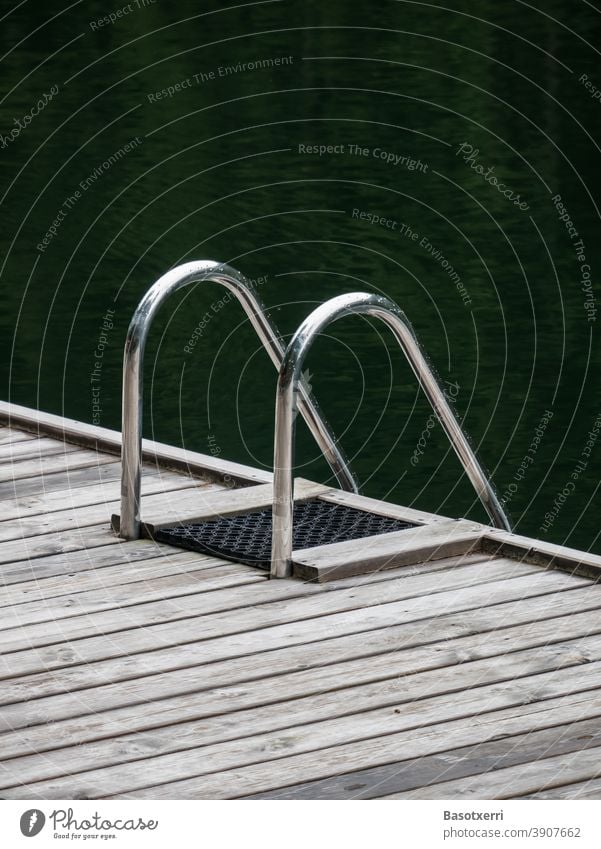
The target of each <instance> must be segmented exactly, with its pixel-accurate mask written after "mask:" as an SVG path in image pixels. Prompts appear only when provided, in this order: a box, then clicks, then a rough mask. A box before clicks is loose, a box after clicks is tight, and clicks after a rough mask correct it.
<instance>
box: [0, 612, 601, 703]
mask: <svg viewBox="0 0 601 849" xmlns="http://www.w3.org/2000/svg"><path fill="white" fill-rule="evenodd" d="M545 598H546V597H540V598H538V599H537V598H534V599H527V600H525V601H524V602H523V603H515V602H510V603H508V604H503V605H497V606H495V607H494V608H491V610H492V611H494V615H493V616H492V617H488V618H484V617H483V616H482V614H481V612H480V611H475V612H472V613H464V614H461V615H460V616H456V615H451V616H449V617H441V618H438V619H436V618H434V619H431V620H425V621H422V623H421V624H420V627H419V628H415V626H414V625H413V624H409V625H397V626H390V627H383V628H381V629H378V630H375V631H370V632H368V633H354V634H348V635H345V636H342V637H333V638H328V639H326V640H320V639H316V636H317V635H316V634H315V633H312V632H311V630H310V629H311V628H313V623H312V622H311V620H309V622H308V623H304V625H305V628H306V629H307V638H306V639H307V642H299V638H298V637H297V639H296V641H295V643H294V644H293V645H290V646H288V645H287V644H286V641H285V640H281V639H280V640H279V641H277V639H274V637H273V635H272V633H271V631H270V632H265V634H266V639H267V644H266V645H264V644H263V643H261V642H260V637H261V632H258V633H257V634H254V637H255V641H254V642H251V643H250V645H247V646H246V645H244V644H243V643H242V640H243V639H244V636H246V635H242V637H240V636H234V637H225V638H217V639H216V640H209V641H206V642H202V643H189V644H187V645H181V646H177V647H176V648H170V649H164V648H162V649H155V650H154V651H150V652H147V653H141V654H138V655H136V656H135V659H134V660H132V659H131V658H129V657H125V658H115V659H111V660H107V661H100V662H96V663H92V664H86V665H84V666H76V667H74V668H71V669H63V670H62V671H61V674H60V675H52V676H51V675H48V674H46V673H38V674H34V675H23V676H19V677H16V678H12V679H8V680H5V681H4V682H3V685H2V693H1V696H0V699H1V702H2V703H5V704H10V703H16V702H20V701H23V700H33V699H40V698H42V697H44V696H52V695H54V694H58V693H65V692H66V693H73V692H76V691H81V690H83V689H89V688H95V689H94V691H93V692H94V707H93V709H94V711H95V712H98V711H100V710H101V709H104V710H109V709H113V708H116V707H120V706H123V705H134V704H138V703H140V702H146V701H147V700H148V699H150V698H156V699H163V698H165V697H167V696H170V695H177V694H178V693H179V694H186V693H189V692H192V691H194V690H198V689H200V688H201V687H202V686H204V684H203V682H206V679H207V676H209V679H208V685H209V686H221V687H223V686H228V685H232V684H239V683H242V682H246V681H251V680H256V679H261V678H265V677H267V676H269V675H283V674H286V673H292V672H298V671H302V670H305V669H311V668H316V667H322V666H331V665H332V664H336V663H344V662H348V661H354V660H359V659H363V658H369V657H372V656H374V655H380V654H384V653H386V652H392V651H400V650H402V649H404V650H405V651H408V650H409V649H412V650H415V649H416V648H417V649H418V651H419V650H420V647H422V646H423V645H424V644H425V645H426V646H427V648H426V650H425V655H424V654H423V652H422V661H421V662H422V664H423V666H422V667H421V668H422V669H428V668H436V667H437V666H444V665H445V662H446V660H447V658H449V657H451V658H452V657H455V655H454V654H453V653H457V655H456V656H457V659H458V660H461V659H463V660H465V659H466V658H468V656H469V657H470V658H471V659H476V658H477V657H486V656H489V655H491V654H494V651H495V648H494V646H495V640H496V635H495V633H494V629H495V628H499V627H500V628H501V629H502V630H501V632H500V634H499V637H498V640H499V641H500V644H501V645H504V646H505V647H506V646H507V643H508V642H510V641H515V647H516V648H524V647H528V646H532V645H537V644H539V643H540V642H543V643H544V642H548V641H549V640H552V636H551V635H553V634H555V635H559V637H558V639H563V638H565V637H566V629H568V634H570V633H571V632H569V627H570V624H568V623H573V627H574V632H573V635H580V634H581V632H582V631H584V633H588V630H587V629H589V620H590V617H591V615H597V617H598V616H599V609H598V608H597V609H595V610H586V607H587V604H590V599H587V598H586V597H585V596H583V597H581V599H580V600H579V602H577V606H578V610H579V611H582V612H580V613H574V612H573V611H574V602H572V605H571V606H570V607H568V606H566V605H565V598H564V597H562V596H561V595H560V596H559V597H558V598H557V600H556V601H555V603H554V604H553V607H552V609H551V610H548V609H544V608H542V607H541V602H542V601H544V600H545ZM562 602H563V604H562ZM565 613H568V614H569V616H562V614H565ZM552 614H555V616H553V618H550V619H545V618H544V617H545V616H546V617H550V616H551V615H552ZM538 616H540V617H541V621H540V622H538V621H537V617H538ZM507 621H510V622H512V623H515V629H514V628H512V629H511V630H506V628H505V626H506V623H507ZM302 624H303V623H299V624H298V626H297V627H300V626H301V625H302ZM524 624H526V625H527V626H528V627H527V628H522V626H523V625H524ZM516 629H517V630H516ZM282 630H284V629H283V628H275V629H272V631H275V632H281V631H282ZM313 630H314V628H313ZM517 634H519V636H517ZM326 636H327V635H326ZM248 637H249V639H252V637H253V634H251V635H248ZM300 638H301V639H302V633H301V635H300ZM435 638H436V639H438V640H439V641H440V642H441V644H444V645H445V647H446V649H448V653H446V652H444V651H442V650H441V649H439V650H438V651H436V650H435V649H432V647H431V644H432V642H433V640H434V639H435ZM462 638H464V639H467V642H463V640H462V641H461V642H459V643H458V642H457V639H460V640H461V639H462ZM443 641H444V643H443ZM478 641H479V642H478ZM474 643H476V644H477V645H478V647H479V648H476V649H475V648H474ZM512 645H513V642H512ZM275 646H278V647H275ZM281 646H283V647H281ZM491 646H492V648H491ZM245 649H246V651H245ZM262 649H265V650H268V651H269V655H268V656H267V657H266V656H265V655H264V653H263V651H262ZM466 651H471V655H466V654H465V652H466ZM216 658H217V659H216ZM219 658H221V660H219ZM412 660H413V661H414V662H415V663H416V664H417V665H416V671H417V670H418V669H420V666H419V663H420V660H419V657H415V658H412ZM267 661H268V662H269V666H268V668H267V667H266V663H267ZM172 671H173V672H174V673H175V672H177V674H172ZM369 672H370V671H369V670H368V673H369ZM366 680H367V679H366ZM123 681H127V687H126V688H124V687H122V686H121V684H120V682H123ZM106 685H110V686H106ZM98 688H101V689H98ZM48 704H50V703H48ZM81 704H82V702H81V700H80V701H79V702H78V711H79V712H81ZM49 709H50V708H49V707H47V708H46V710H49ZM142 712H143V713H145V714H146V709H143V710H142Z"/></svg>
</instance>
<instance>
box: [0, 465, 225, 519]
mask: <svg viewBox="0 0 601 849" xmlns="http://www.w3.org/2000/svg"><path fill="white" fill-rule="evenodd" d="M109 465H110V464H109ZM104 468H106V467H104ZM27 480H28V481H30V480H39V488H38V489H37V490H36V491H35V493H27V494H25V495H21V494H20V493H19V489H18V487H17V490H16V494H15V493H13V494H12V496H9V497H7V498H4V499H2V521H3V522H7V521H9V520H14V519H22V518H29V517H31V516H38V515H40V514H44V513H53V512H55V511H58V510H65V509H67V508H70V507H88V506H90V505H92V504H106V505H109V504H110V502H116V501H118V499H119V498H120V489H121V482H120V478H119V476H117V475H116V476H115V477H114V478H113V479H112V480H106V481H103V482H100V483H97V482H92V483H91V484H90V485H89V486H76V487H72V486H70V485H69V481H68V480H67V481H65V484H64V486H62V487H60V488H58V489H54V488H53V489H51V490H49V491H48V490H46V482H47V480H48V476H46V477H44V478H39V479H38V478H27ZM195 482H196V483H202V482H200V481H198V480H195V479H194V478H191V477H188V476H186V475H183V474H182V473H181V472H170V471H168V470H167V469H160V470H158V471H157V470H156V469H155V470H152V471H151V472H150V473H149V472H147V471H146V470H144V471H143V473H142V476H141V483H142V496H144V495H150V494H152V493H155V492H168V491H169V490H173V489H181V488H185V487H186V486H193V485H194V483H195ZM213 486H218V484H213ZM111 506H112V504H111ZM107 509H108V507H107ZM103 519H106V514H105V515H104V516H103Z"/></svg>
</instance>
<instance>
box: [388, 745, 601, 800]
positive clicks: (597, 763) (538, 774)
mask: <svg viewBox="0 0 601 849" xmlns="http://www.w3.org/2000/svg"><path fill="white" fill-rule="evenodd" d="M600 775H601V746H596V747H591V748H584V747H583V748H582V750H581V751H576V752H568V753H566V754H563V755H557V756H555V757H549V758H541V759H540V760H537V761H534V762H532V763H527V764H520V765H519V766H513V767H507V768H506V769H499V770H495V772H493V773H488V774H486V773H485V774H481V775H476V776H470V777H469V778H462V779H458V780H456V781H443V782H441V783H440V784H434V785H433V786H431V787H421V788H420V789H419V790H414V791H410V792H407V793H395V794H393V795H392V796H387V797H385V798H388V799H511V798H514V797H515V796H523V795H524V794H527V793H540V792H541V791H543V790H545V789H547V788H552V787H555V786H561V785H564V784H567V783H569V782H576V781H580V782H582V781H588V780H590V779H594V778H598V777H599V776H600Z"/></svg>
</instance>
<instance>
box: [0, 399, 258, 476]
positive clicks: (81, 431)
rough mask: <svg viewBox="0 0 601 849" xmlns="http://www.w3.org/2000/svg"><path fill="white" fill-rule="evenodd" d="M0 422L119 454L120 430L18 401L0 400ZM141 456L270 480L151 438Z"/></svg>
mask: <svg viewBox="0 0 601 849" xmlns="http://www.w3.org/2000/svg"><path fill="white" fill-rule="evenodd" d="M0 421H4V422H6V423H7V424H9V425H11V426H13V427H16V428H21V429H23V430H30V431H33V432H34V433H35V434H38V435H39V434H44V435H47V436H53V437H55V438H56V439H59V440H63V441H64V442H70V443H73V444H74V445H83V446H85V447H87V448H92V449H93V450H94V451H95V452H97V453H108V454H120V453H121V433H120V431H117V430H109V429H107V428H103V427H97V426H95V425H90V424H86V423H84V422H78V421H75V420H74V419H68V418H65V417H63V416H57V415H54V414H53V413H45V412H42V411H41V410H31V409H29V408H28V407H22V406H20V405H18V404H11V403H8V402H6V401H0ZM142 455H143V459H144V460H147V461H150V462H152V463H153V464H156V463H159V464H160V465H162V466H165V467H167V468H172V469H178V470H184V471H186V472H190V473H199V474H200V475H201V476H203V477H204V476H210V477H211V479H212V480H218V481H221V482H225V483H226V484H227V485H231V484H232V483H238V482H240V483H269V481H271V478H272V475H271V473H270V472H265V471H263V470H261V469H255V468H253V467H252V466H244V465H242V464H241V463H233V462H231V461H229V460H224V459H222V458H221V457H213V456H209V455H207V454H200V453H198V452H196V451H188V450H186V449H185V448H175V447H174V446H172V445H165V444H163V443H161V442H154V441H153V440H150V439H144V440H142Z"/></svg>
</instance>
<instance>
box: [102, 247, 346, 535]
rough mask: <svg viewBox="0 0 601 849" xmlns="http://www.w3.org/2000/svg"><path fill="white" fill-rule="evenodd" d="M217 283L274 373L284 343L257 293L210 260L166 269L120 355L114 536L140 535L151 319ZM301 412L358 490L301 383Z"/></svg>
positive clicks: (336, 468) (338, 471)
mask: <svg viewBox="0 0 601 849" xmlns="http://www.w3.org/2000/svg"><path fill="white" fill-rule="evenodd" d="M203 281H210V282H212V283H220V284H221V285H222V286H225V288H226V289H228V291H230V292H231V293H232V294H233V295H235V296H236V298H237V299H238V301H239V302H240V304H241V305H242V307H243V309H244V311H245V313H246V314H247V316H248V317H249V319H250V321H251V324H252V326H253V327H254V329H255V330H256V332H257V334H258V336H259V338H260V340H261V342H262V343H263V345H264V346H265V348H266V349H267V353H268V354H269V356H270V358H271V360H272V362H273V364H274V365H275V367H276V368H278V369H279V367H280V363H281V361H282V357H283V355H284V344H283V342H282V340H281V338H280V336H279V334H278V332H277V330H276V328H275V327H274V326H273V325H272V324H271V322H270V321H269V319H268V318H267V315H266V314H265V310H264V308H263V305H262V303H261V300H260V298H259V297H258V295H257V293H256V292H255V291H254V290H253V288H252V285H251V284H250V283H249V282H248V281H247V280H246V278H245V277H244V276H243V275H242V274H240V272H239V271H236V269H235V268H231V267H230V266H228V265H225V264H223V263H218V262H213V261H212V260H200V261H197V262H188V263H185V264H184V265H179V266H177V267H176V268H173V269H171V271H168V272H167V273H166V274H163V276H162V277H159V279H158V280H157V281H156V283H154V285H153V286H151V287H150V289H149V290H148V291H147V292H146V294H145V295H144V297H143V298H142V300H141V301H140V303H139V304H138V306H137V308H136V311H135V313H134V315H133V317H132V320H131V322H130V325H129V329H128V331H127V338H126V340H125V350H124V354H123V411H122V414H123V425H122V429H123V430H122V440H123V441H122V449H121V450H122V455H121V457H122V469H121V516H120V522H119V535H120V536H121V537H123V538H124V539H138V537H139V536H140V466H141V462H142V407H143V391H144V386H143V365H144V349H145V345H146V339H147V337H148V332H149V329H150V325H151V324H152V320H153V319H154V317H155V315H156V313H157V311H158V309H159V307H160V306H161V305H162V304H163V302H164V301H165V300H166V299H167V298H168V297H169V295H171V294H173V292H176V291H177V290H178V289H182V288H183V287H184V286H189V285H190V284H191V283H200V282H203ZM300 392H301V396H302V397H301V400H300V402H299V409H300V412H301V414H302V416H303V418H304V419H305V421H306V423H307V425H308V427H309V429H310V430H311V432H312V434H313V436H314V438H315V441H316V442H317V444H318V445H319V447H320V449H321V451H322V452H323V454H324V456H325V458H326V460H327V461H328V463H329V465H330V468H331V469H332V471H333V473H334V475H335V476H336V479H337V480H338V482H339V484H340V486H341V487H342V488H343V489H345V490H347V491H351V492H357V484H356V482H355V479H354V477H353V474H352V472H351V471H350V468H349V465H348V462H347V460H346V459H345V457H344V455H343V453H342V451H341V450H340V448H339V447H338V445H337V444H336V440H335V438H334V436H333V434H332V432H331V431H330V430H329V428H328V426H327V425H326V424H325V422H324V420H323V418H322V416H321V413H320V412H319V408H318V406H317V403H316V401H315V400H314V399H313V398H312V396H311V395H310V394H309V392H308V390H307V389H306V388H305V387H304V385H302V383H301V390H300Z"/></svg>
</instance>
